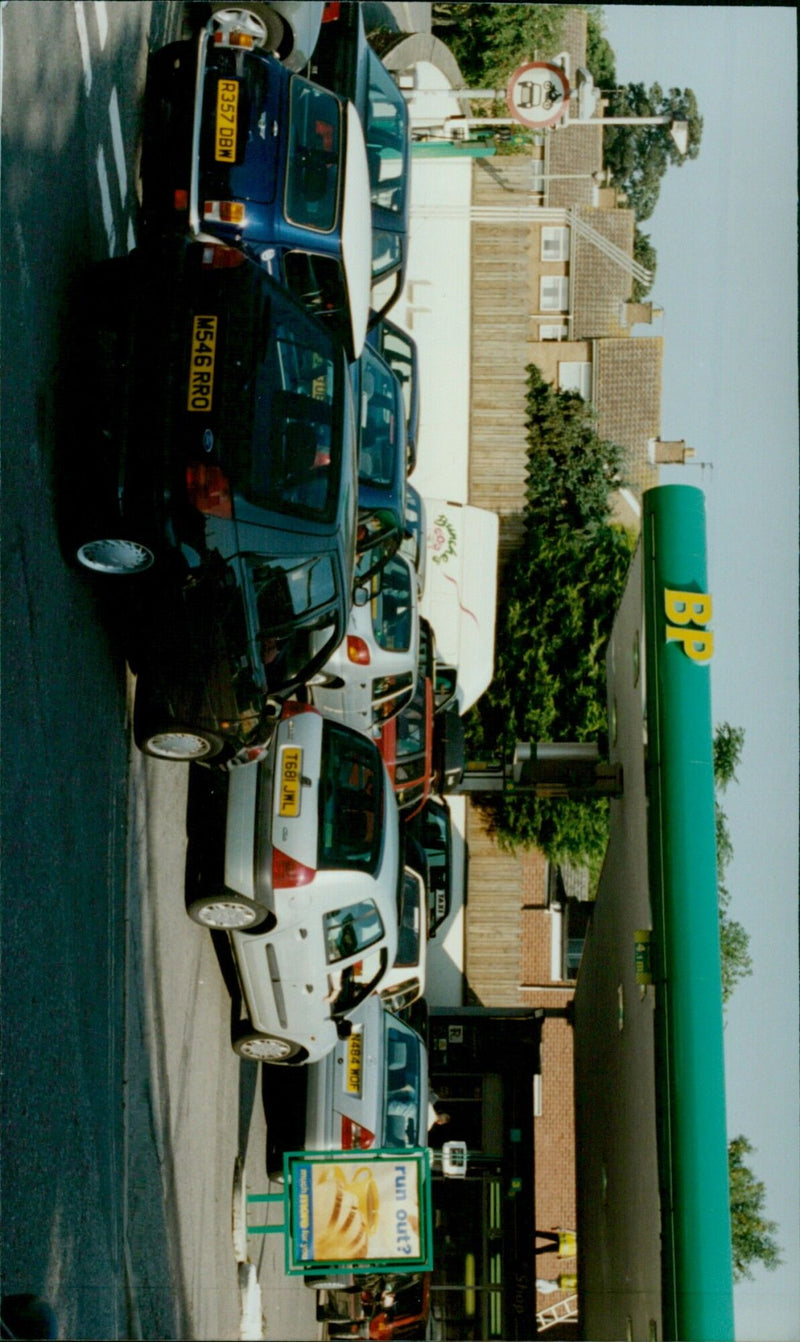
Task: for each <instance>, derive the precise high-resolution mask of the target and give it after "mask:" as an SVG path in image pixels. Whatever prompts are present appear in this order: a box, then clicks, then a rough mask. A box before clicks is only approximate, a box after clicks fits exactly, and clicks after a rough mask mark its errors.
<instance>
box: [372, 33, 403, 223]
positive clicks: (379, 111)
mask: <svg viewBox="0 0 800 1342" xmlns="http://www.w3.org/2000/svg"><path fill="white" fill-rule="evenodd" d="M369 55H370V60H369V87H368V90H367V113H366V121H365V128H364V139H365V140H366V145H367V162H368V164H369V185H370V197H371V200H372V203H373V205H380V206H382V207H383V209H386V210H393V211H394V212H395V213H396V214H404V213H405V210H406V199H407V191H408V172H407V169H406V159H407V155H408V111H407V109H406V104H405V99H404V98H403V95H402V93H401V92H400V90H399V88H398V87H397V85H396V84H395V82H394V80H393V79H392V77H391V75H390V74H389V72H388V70H387V69H386V67H385V66H384V65H383V64H382V63H381V61H379V60H378V58H377V56H375V55H374V54H373V52H370V53H369Z"/></svg>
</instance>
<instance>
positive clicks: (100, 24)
mask: <svg viewBox="0 0 800 1342" xmlns="http://www.w3.org/2000/svg"><path fill="white" fill-rule="evenodd" d="M94 16H95V18H96V19H97V32H98V35H99V37H100V50H101V51H103V49H104V48H105V45H106V38H107V37H108V14H107V13H106V2H105V0H94Z"/></svg>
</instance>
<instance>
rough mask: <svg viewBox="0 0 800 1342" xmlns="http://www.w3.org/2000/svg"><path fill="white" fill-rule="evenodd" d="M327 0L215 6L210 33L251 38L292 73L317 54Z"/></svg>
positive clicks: (237, 0) (255, 0) (238, 1)
mask: <svg viewBox="0 0 800 1342" xmlns="http://www.w3.org/2000/svg"><path fill="white" fill-rule="evenodd" d="M324 9H325V4H324V0H269V3H266V2H265V0H234V3H233V4H225V3H221V4H220V3H213V4H212V5H211V18H210V20H209V24H208V27H209V31H210V32H211V34H212V35H213V34H215V33H218V32H221V33H223V34H224V35H225V37H226V39H227V38H228V37H229V36H230V34H231V33H235V34H237V35H239V34H240V35H241V36H243V37H244V38H249V39H250V41H251V43H252V45H253V46H254V47H263V48H264V49H265V50H266V51H269V52H271V53H272V55H273V56H277V58H278V60H279V61H281V62H282V64H283V65H285V66H287V67H288V69H290V70H297V71H301V70H304V69H305V68H306V66H307V65H308V62H309V61H310V60H311V57H312V55H313V54H314V48H315V47H316V45H317V38H318V37H319V32H320V28H321V27H322V14H323V11H324Z"/></svg>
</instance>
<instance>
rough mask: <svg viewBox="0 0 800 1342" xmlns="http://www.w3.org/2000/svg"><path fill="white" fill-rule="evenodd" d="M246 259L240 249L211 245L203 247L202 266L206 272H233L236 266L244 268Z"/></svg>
mask: <svg viewBox="0 0 800 1342" xmlns="http://www.w3.org/2000/svg"><path fill="white" fill-rule="evenodd" d="M246 259H247V258H246V257H245V254H244V252H240V251H239V248H238V247H221V246H218V245H217V244H215V243H209V244H208V245H207V246H204V247H203V255H202V258H201V265H202V266H203V267H204V269H206V270H233V269H234V267H236V266H243V265H244V263H245V261H246Z"/></svg>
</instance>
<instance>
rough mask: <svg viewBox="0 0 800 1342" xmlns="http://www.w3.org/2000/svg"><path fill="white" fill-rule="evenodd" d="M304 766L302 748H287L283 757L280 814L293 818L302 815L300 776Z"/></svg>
mask: <svg viewBox="0 0 800 1342" xmlns="http://www.w3.org/2000/svg"><path fill="white" fill-rule="evenodd" d="M302 764H303V751H302V749H301V748H300V746H285V747H284V751H283V754H282V755H281V792H280V801H279V803H278V814H279V815H283V816H293V815H299V814H300V776H301V772H302Z"/></svg>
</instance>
